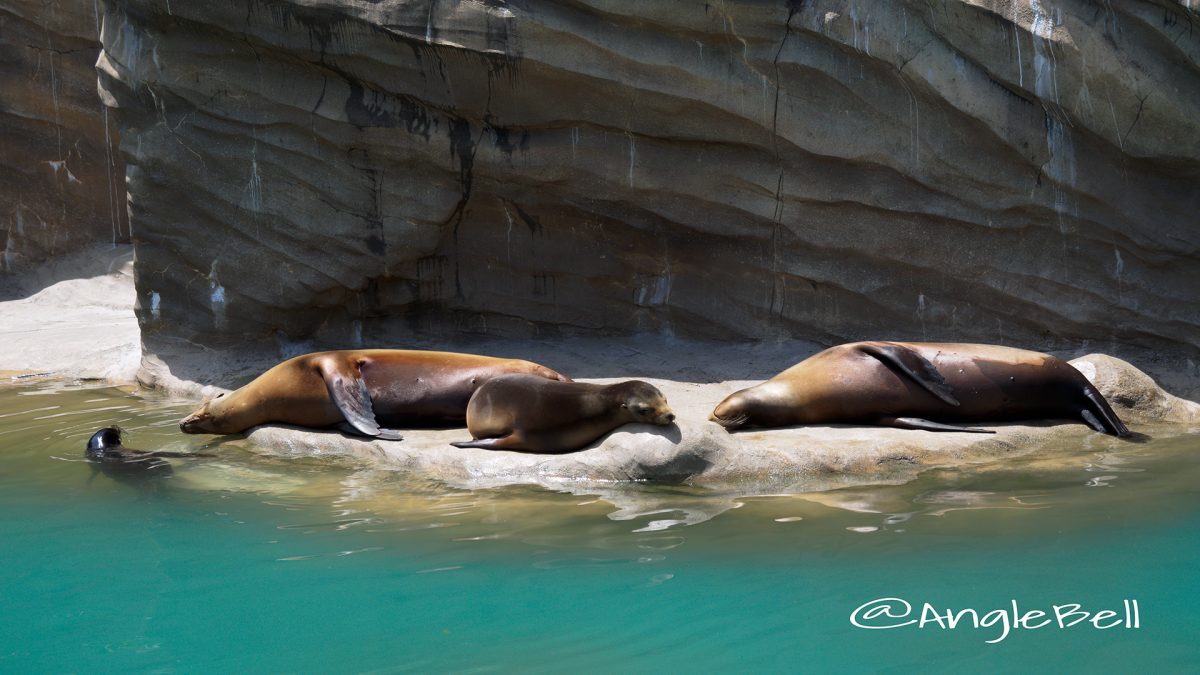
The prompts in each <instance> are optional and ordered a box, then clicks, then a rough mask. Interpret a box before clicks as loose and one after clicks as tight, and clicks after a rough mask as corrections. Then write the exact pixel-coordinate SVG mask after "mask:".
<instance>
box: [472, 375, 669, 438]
mask: <svg viewBox="0 0 1200 675" xmlns="http://www.w3.org/2000/svg"><path fill="white" fill-rule="evenodd" d="M674 421H675V413H673V412H671V408H670V407H669V406H668V405H667V399H666V398H664V397H663V395H662V392H661V391H659V390H658V388H657V387H655V386H653V385H651V384H647V383H646V382H642V381H640V380H629V381H626V382H618V383H616V384H608V385H603V384H585V383H583V382H554V381H551V380H545V379H542V378H538V377H531V376H529V375H504V376H501V377H497V378H495V379H493V380H491V381H489V382H488V383H486V384H484V385H483V386H482V387H480V388H479V391H477V392H475V395H474V396H472V397H471V403H470V405H468V406H467V430H468V431H470V432H471V437H472V438H474V439H475V440H473V441H461V442H458V443H451V445H453V446H455V447H458V448H490V449H494V450H525V451H529V452H571V451H573V450H578V449H580V448H582V447H584V446H585V445H587V444H589V443H591V442H592V441H594V440H596V439H597V438H600V437H601V436H603V435H604V434H606V433H608V432H610V431H612V430H613V429H616V428H617V427H619V426H621V425H623V424H626V423H629V422H642V423H646V424H658V425H663V426H666V425H669V424H671V423H672V422H674Z"/></svg>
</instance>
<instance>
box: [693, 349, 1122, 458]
mask: <svg viewBox="0 0 1200 675" xmlns="http://www.w3.org/2000/svg"><path fill="white" fill-rule="evenodd" d="M1050 418H1070V419H1080V420H1083V421H1084V422H1085V423H1087V424H1088V426H1090V427H1092V428H1093V429H1095V430H1096V431H1100V432H1103V433H1106V434H1111V435H1113V436H1122V437H1124V436H1128V435H1129V433H1130V432H1129V429H1127V428H1126V427H1125V425H1124V424H1123V423H1121V420H1120V419H1119V418H1117V415H1116V413H1114V412H1113V411H1112V408H1110V407H1109V405H1108V402H1107V401H1105V400H1104V396H1102V395H1101V394H1100V392H1099V391H1098V390H1097V389H1096V387H1095V386H1093V385H1092V383H1091V382H1089V381H1088V380H1087V378H1086V377H1084V376H1083V374H1082V373H1080V372H1079V371H1078V370H1075V368H1074V367H1072V366H1071V364H1069V363H1067V362H1066V361H1064V360H1062V359H1059V358H1057V357H1054V356H1050V355H1049V354H1041V353H1039V352H1032V351H1027V350H1024V349H1013V348H1011V347H1001V346H997V345H976V344H938V343H915V342H854V343H850V344H844V345H839V346H837V347H831V348H829V349H826V350H825V351H823V352H820V353H818V354H815V355H813V356H811V357H809V358H807V359H805V360H804V361H801V362H800V363H798V364H796V365H794V366H792V367H791V368H788V369H787V370H785V371H783V372H782V373H780V374H778V375H776V376H775V377H773V378H771V379H770V380H767V381H766V382H764V383H762V384H760V385H758V386H756V387H750V388H749V389H743V390H741V391H738V392H735V393H733V394H731V395H730V396H728V397H727V398H726V399H725V400H724V401H721V403H720V404H719V405H718V406H717V407H716V409H715V410H713V413H712V416H711V417H709V419H710V420H712V421H714V422H717V423H718V424H721V425H722V426H724V427H725V428H727V429H736V428H737V427H741V426H744V425H752V426H757V427H782V426H791V425H793V424H824V423H846V424H878V425H882V426H893V427H898V428H901V429H924V430H926V431H970V432H975V433H994V432H992V431H989V430H987V429H975V428H970V427H960V426H952V425H949V424H945V422H972V421H973V422H985V421H1002V420H1030V419H1050Z"/></svg>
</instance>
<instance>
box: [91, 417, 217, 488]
mask: <svg viewBox="0 0 1200 675" xmlns="http://www.w3.org/2000/svg"><path fill="white" fill-rule="evenodd" d="M122 433H123V432H122V431H121V428H120V427H105V428H103V429H101V430H100V431H97V432H96V433H94V434H92V437H91V438H89V439H88V442H87V449H86V450H84V452H83V456H84V457H86V458H87V459H88V461H90V462H92V463H93V464H95V465H96V466H98V467H99V470H100V471H102V472H104V473H105V474H108V475H109V476H112V477H114V478H119V477H123V476H129V475H133V474H141V475H147V476H149V475H155V476H169V475H171V473H172V472H173V470H172V468H171V463H170V462H168V461H166V460H165V459H163V458H165V457H212V455H205V454H201V453H190V452H163V451H155V452H148V451H146V450H135V449H133V448H127V447H125V446H124V445H122V444H121V434H122ZM93 475H95V474H93Z"/></svg>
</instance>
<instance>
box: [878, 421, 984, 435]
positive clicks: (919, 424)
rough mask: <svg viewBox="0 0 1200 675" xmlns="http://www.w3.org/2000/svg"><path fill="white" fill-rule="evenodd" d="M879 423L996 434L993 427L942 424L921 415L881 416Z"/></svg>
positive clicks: (928, 429) (914, 427)
mask: <svg viewBox="0 0 1200 675" xmlns="http://www.w3.org/2000/svg"><path fill="white" fill-rule="evenodd" d="M879 424H880V425H881V426H885V427H896V428H897V429H919V430H921V431H961V432H966V433H971V434H994V433H996V432H995V431H993V430H992V429H980V428H978V427H960V426H956V425H953V424H941V423H940V422H933V421H930V420H927V419H924V418H921V417H881V418H880V419H879Z"/></svg>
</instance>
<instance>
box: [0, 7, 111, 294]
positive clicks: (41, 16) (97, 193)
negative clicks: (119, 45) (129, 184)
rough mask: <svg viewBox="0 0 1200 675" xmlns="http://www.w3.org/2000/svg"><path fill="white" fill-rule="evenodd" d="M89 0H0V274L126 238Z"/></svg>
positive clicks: (96, 30) (96, 10) (95, 11)
mask: <svg viewBox="0 0 1200 675" xmlns="http://www.w3.org/2000/svg"><path fill="white" fill-rule="evenodd" d="M98 14H99V8H98V6H97V4H96V3H94V2H92V1H91V0H0V280H3V278H4V277H5V276H8V275H11V274H15V273H19V272H23V271H27V270H29V269H32V268H34V267H35V266H37V265H38V264H39V263H42V262H44V261H46V260H48V259H50V258H54V257H57V256H60V255H63V254H66V253H75V252H77V251H79V250H80V249H82V248H84V247H85V246H86V245H88V244H94V243H96V242H106V241H112V242H114V243H128V240H129V222H128V216H127V215H126V209H125V167H124V163H123V162H122V160H121V158H120V155H119V152H118V148H117V145H118V133H117V128H116V122H115V120H110V118H109V111H108V108H107V107H105V106H104V105H102V104H101V103H100V99H99V97H98V96H97V95H96V71H95V63H96V56H97V54H99V52H100V43H99V27H100V23H99V15H98Z"/></svg>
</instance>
